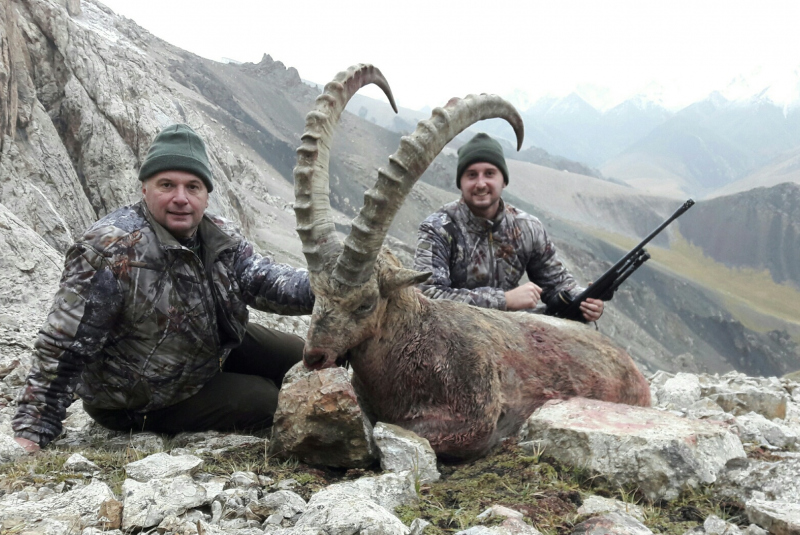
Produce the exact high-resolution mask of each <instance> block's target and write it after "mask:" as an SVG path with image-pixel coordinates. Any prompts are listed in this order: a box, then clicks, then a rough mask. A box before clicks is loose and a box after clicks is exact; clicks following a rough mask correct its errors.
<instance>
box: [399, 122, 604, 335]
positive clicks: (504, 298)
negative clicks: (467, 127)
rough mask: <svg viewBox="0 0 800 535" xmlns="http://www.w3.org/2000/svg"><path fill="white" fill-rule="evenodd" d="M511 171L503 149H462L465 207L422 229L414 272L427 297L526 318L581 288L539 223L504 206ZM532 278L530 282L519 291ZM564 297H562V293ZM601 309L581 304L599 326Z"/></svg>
mask: <svg viewBox="0 0 800 535" xmlns="http://www.w3.org/2000/svg"><path fill="white" fill-rule="evenodd" d="M507 185H508V166H507V165H506V160H505V157H504V155H503V148H502V147H501V146H500V144H499V143H498V142H497V141H496V140H494V139H492V138H491V137H490V136H488V135H487V134H484V133H480V134H477V135H476V136H475V137H473V138H472V139H471V140H470V141H469V142H467V143H466V144H465V145H463V146H462V147H461V148H460V149H458V167H457V169H456V187H458V189H460V190H461V199H459V200H458V201H455V202H451V203H449V204H446V205H444V206H443V207H442V208H440V209H439V210H438V211H437V212H435V213H434V214H432V215H430V216H429V217H428V218H427V219H425V221H423V222H422V223H421V224H420V227H419V239H418V241H417V251H416V254H415V258H414V269H416V270H417V271H430V272H431V273H433V275H431V278H430V279H428V281H427V282H426V283H425V284H422V285H420V289H421V290H422V292H423V293H424V294H425V295H426V296H428V297H430V298H432V299H451V300H453V301H461V302H464V303H468V304H470V305H474V306H479V307H484V308H496V309H499V310H529V309H535V308H536V307H537V305H538V304H539V303H540V302H542V303H551V302H553V300H554V299H559V298H560V297H559V296H563V295H569V296H570V297H575V296H577V295H578V294H579V293H581V291H583V288H580V287H579V286H578V284H577V282H576V281H575V278H574V277H573V276H572V275H571V274H570V273H569V271H568V270H567V269H566V267H564V264H563V263H562V262H561V260H560V259H559V258H558V255H557V254H556V248H555V246H554V245H553V242H551V241H550V238H549V237H548V236H547V233H546V232H545V230H544V226H542V223H541V221H539V220H538V219H537V218H535V217H533V216H532V215H529V214H527V213H525V212H523V211H522V210H519V209H517V208H515V207H513V206H511V205H510V204H508V203H506V202H504V201H503V199H502V198H501V194H502V192H503V188H505V187H506V186H507ZM524 273H527V275H528V279H529V281H530V282H526V283H525V284H522V285H519V281H520V279H521V278H522V275H523V274H524ZM561 292H565V293H563V294H562V293H561ZM603 306H604V305H603V302H602V301H600V300H599V299H587V300H586V301H584V302H583V303H582V304H581V312H582V314H583V319H584V320H585V321H596V320H597V319H599V318H600V316H601V315H602V313H603Z"/></svg>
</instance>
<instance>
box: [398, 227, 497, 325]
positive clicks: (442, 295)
mask: <svg viewBox="0 0 800 535" xmlns="http://www.w3.org/2000/svg"><path fill="white" fill-rule="evenodd" d="M446 219H447V216H446V215H445V214H442V213H439V212H437V213H435V214H433V215H432V216H430V217H428V218H427V219H426V220H425V221H423V222H422V223H421V224H420V226H419V235H418V238H417V250H416V252H415V254H414V269H415V270H417V271H430V272H431V273H432V275H431V278H430V279H428V280H427V282H426V283H425V284H420V285H419V289H420V290H422V293H423V294H424V295H425V296H426V297H429V298H431V299H449V300H451V301H459V302H461V303H467V304H468V305H473V306H477V307H482V308H496V309H499V310H505V309H506V296H505V292H504V291H503V290H502V289H500V288H492V287H489V286H484V287H480V288H473V289H467V288H453V287H452V281H451V279H450V265H451V264H450V262H451V258H450V255H451V250H452V247H451V244H452V241H453V237H452V235H451V234H450V233H449V232H447V229H446V228H445V220H446Z"/></svg>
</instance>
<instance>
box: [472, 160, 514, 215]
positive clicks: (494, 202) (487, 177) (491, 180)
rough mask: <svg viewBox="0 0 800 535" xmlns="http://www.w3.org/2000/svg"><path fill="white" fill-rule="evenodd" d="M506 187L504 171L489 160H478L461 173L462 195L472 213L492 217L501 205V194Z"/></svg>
mask: <svg viewBox="0 0 800 535" xmlns="http://www.w3.org/2000/svg"><path fill="white" fill-rule="evenodd" d="M505 187H506V184H505V180H504V178H503V172H502V171H500V169H498V168H497V166H495V165H492V164H490V163H487V162H477V163H474V164H472V165H470V166H469V167H467V169H466V170H465V171H464V174H462V175H461V196H462V197H463V198H464V202H466V203H467V206H469V209H470V210H472V213H473V214H475V215H476V216H479V217H485V218H486V219H492V218H494V216H495V215H496V214H497V208H498V206H499V205H500V194H501V193H503V188H505Z"/></svg>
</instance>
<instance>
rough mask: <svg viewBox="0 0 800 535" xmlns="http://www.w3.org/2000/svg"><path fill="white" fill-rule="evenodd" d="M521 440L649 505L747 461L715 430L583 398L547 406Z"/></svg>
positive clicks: (732, 439)
mask: <svg viewBox="0 0 800 535" xmlns="http://www.w3.org/2000/svg"><path fill="white" fill-rule="evenodd" d="M519 436H520V439H521V440H524V441H531V442H532V445H531V447H532V448H534V449H535V448H543V449H544V451H545V452H547V455H549V456H552V457H553V458H555V459H557V460H558V461H560V462H563V463H565V464H567V465H570V466H575V467H584V468H587V469H589V470H591V471H592V472H594V473H598V474H601V475H603V476H604V477H606V478H607V479H608V480H609V481H611V482H612V484H614V485H622V486H628V487H638V488H639V489H640V490H641V491H642V492H643V493H644V495H645V496H647V498H648V499H650V500H654V501H655V500H660V499H666V500H672V499H675V498H677V497H678V495H679V491H678V489H681V488H683V487H685V486H688V487H693V488H698V487H699V486H700V485H701V484H711V483H714V482H715V481H716V479H717V474H718V473H719V471H720V470H721V469H722V468H723V467H724V466H725V463H726V462H727V461H728V460H730V459H734V458H741V457H744V456H745V452H744V449H743V448H742V444H741V442H740V441H739V438H738V437H737V436H736V435H734V434H733V433H731V431H730V430H729V429H728V428H727V426H725V425H722V424H720V423H717V422H711V421H702V420H695V419H689V418H681V417H678V416H674V415H672V414H668V413H665V412H663V411H658V410H655V409H648V408H642V407H631V406H628V405H620V404H615V403H608V402H603V401H596V400H589V399H585V398H572V399H570V400H566V401H549V402H547V403H545V405H544V406H542V407H541V408H540V409H537V410H536V412H534V413H533V415H532V416H531V417H530V418H529V419H528V421H527V422H526V423H525V425H524V426H523V428H522V429H521V430H520V433H519Z"/></svg>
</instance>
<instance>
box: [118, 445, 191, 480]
mask: <svg viewBox="0 0 800 535" xmlns="http://www.w3.org/2000/svg"><path fill="white" fill-rule="evenodd" d="M202 466H203V460H202V459H201V458H199V457H195V456H193V455H174V456H173V455H170V454H168V453H163V452H162V453H154V454H153V455H148V456H147V457H145V458H144V459H141V460H138V461H135V462H132V463H129V464H127V465H126V466H125V474H126V475H127V476H128V477H129V478H131V479H133V480H136V481H138V482H140V483H145V482H147V481H150V480H151V479H165V478H170V477H175V476H179V475H188V476H191V475H193V474H195V473H196V472H197V471H198V470H200V468H202Z"/></svg>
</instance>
